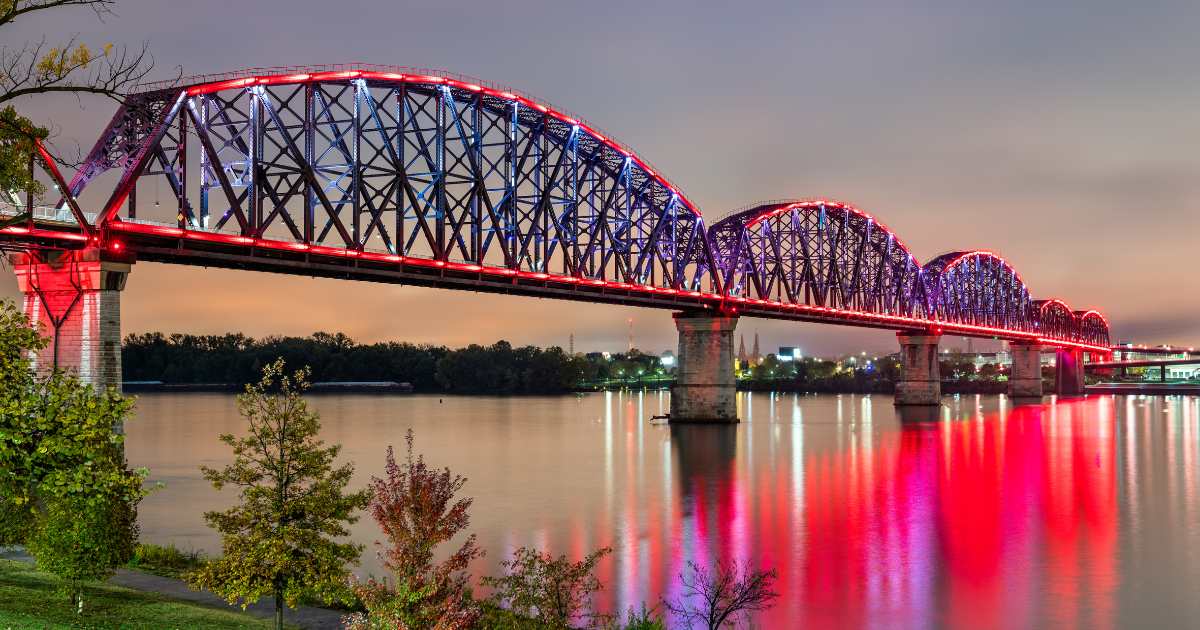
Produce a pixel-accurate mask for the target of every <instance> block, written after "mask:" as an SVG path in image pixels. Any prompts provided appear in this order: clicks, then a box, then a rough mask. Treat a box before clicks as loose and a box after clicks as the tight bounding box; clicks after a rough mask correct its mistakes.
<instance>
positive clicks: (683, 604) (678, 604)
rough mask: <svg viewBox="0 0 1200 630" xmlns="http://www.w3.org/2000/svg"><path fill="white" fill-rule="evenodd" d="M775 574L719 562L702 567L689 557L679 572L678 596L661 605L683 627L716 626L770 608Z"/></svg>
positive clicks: (711, 629) (774, 595) (775, 595)
mask: <svg viewBox="0 0 1200 630" xmlns="http://www.w3.org/2000/svg"><path fill="white" fill-rule="evenodd" d="M775 578H776V573H775V570H774V569H772V570H770V571H758V570H755V569H752V568H751V567H750V566H748V565H747V566H739V565H737V564H735V563H732V562H720V563H718V564H717V565H716V567H715V568H714V569H713V570H712V571H706V570H705V569H703V568H701V567H700V565H698V564H696V563H695V562H690V561H689V562H688V570H687V571H685V572H683V573H680V574H679V583H680V584H681V585H682V586H683V594H682V597H681V598H680V599H678V600H676V601H674V602H671V601H665V600H664V601H663V605H664V606H665V607H666V609H667V610H668V611H670V612H671V614H672V615H674V616H675V617H676V618H677V619H679V620H680V621H681V622H682V623H683V624H684V626H685V627H687V628H691V627H693V625H694V624H697V623H699V624H700V627H702V628H707V630H718V629H719V628H723V627H725V624H726V623H730V622H732V621H733V620H734V619H735V618H737V617H738V616H746V617H749V616H750V614H751V613H754V612H758V611H762V610H766V609H768V608H770V607H771V606H772V605H773V602H774V601H775V599H776V598H778V597H779V593H776V592H775V591H774V590H772V589H773V588H774V585H775Z"/></svg>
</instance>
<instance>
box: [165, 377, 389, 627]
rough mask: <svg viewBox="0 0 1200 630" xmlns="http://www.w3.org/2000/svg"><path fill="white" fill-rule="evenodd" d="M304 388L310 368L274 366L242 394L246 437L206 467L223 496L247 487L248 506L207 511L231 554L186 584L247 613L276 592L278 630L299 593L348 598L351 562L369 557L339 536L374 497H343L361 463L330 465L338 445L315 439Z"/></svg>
mask: <svg viewBox="0 0 1200 630" xmlns="http://www.w3.org/2000/svg"><path fill="white" fill-rule="evenodd" d="M307 387H308V371H307V370H299V371H297V372H295V373H294V374H292V375H291V376H288V375H287V374H285V372H284V362H283V361H282V360H277V361H274V362H273V363H271V364H269V365H267V366H266V367H265V368H264V369H263V374H262V379H261V380H260V381H259V382H258V384H257V385H247V386H246V392H245V393H244V394H242V395H240V396H238V409H239V411H240V412H241V414H242V416H244V417H245V418H246V420H247V423H248V425H249V427H248V429H249V431H248V434H247V435H246V436H245V437H240V438H239V437H235V436H233V435H230V434H225V435H222V436H221V441H222V442H224V443H226V444H228V445H229V446H230V447H231V448H232V449H233V454H234V461H233V463H232V464H230V465H228V466H226V467H225V468H223V469H221V470H215V469H212V468H208V467H203V468H202V470H203V472H204V477H205V478H206V479H208V480H209V481H210V482H211V483H212V484H213V487H215V488H217V489H218V490H220V489H222V488H224V487H225V486H226V485H230V486H234V487H237V488H240V489H241V502H240V503H239V504H237V505H235V506H233V507H232V508H230V509H228V510H226V511H224V512H206V513H205V514H204V518H205V520H207V521H208V523H209V526H210V527H213V528H214V529H216V530H217V531H219V532H220V533H221V545H222V548H223V550H224V555H223V556H221V557H220V558H216V559H214V560H211V561H209V562H207V563H205V564H204V566H202V567H201V568H200V569H198V570H197V571H196V572H195V573H193V574H191V575H190V576H189V578H188V579H189V582H190V583H191V585H192V586H193V587H194V588H204V589H209V590H211V591H213V592H214V593H216V594H217V595H219V596H221V597H223V598H225V599H226V600H227V601H229V602H230V603H235V602H237V601H239V600H241V603H242V607H243V608H244V607H246V606H247V605H249V604H250V603H252V602H255V601H258V599H259V598H261V597H262V596H264V595H268V594H270V595H274V598H275V625H276V627H277V628H282V627H283V606H284V604H285V603H286V604H287V605H288V606H289V607H295V605H296V601H297V600H298V599H299V598H300V596H301V595H304V594H314V595H317V596H318V597H321V598H322V599H324V600H325V601H326V602H332V601H334V600H340V601H348V599H349V593H348V592H347V589H346V588H345V584H346V578H347V571H346V564H347V563H356V562H357V561H358V557H359V555H360V554H361V553H362V546H361V545H355V544H350V543H339V542H337V539H338V538H342V537H344V536H346V535H348V534H349V532H348V531H347V529H346V525H347V524H349V523H354V522H355V521H357V520H358V517H356V516H354V512H355V511H356V510H358V509H361V508H362V507H364V506H365V505H366V503H367V498H368V496H367V493H366V492H365V491H362V492H354V493H346V491H345V489H346V486H347V485H348V484H349V483H350V477H351V475H352V474H353V472H354V466H353V465H351V464H346V465H344V466H341V467H339V468H334V467H333V462H334V460H335V459H336V458H337V456H338V452H339V451H340V450H341V447H340V446H336V445H335V446H328V447H327V446H325V445H324V442H322V441H320V440H318V439H317V434H318V433H319V431H320V429H321V424H320V419H319V416H318V415H317V414H316V413H314V412H311V411H309V410H308V406H307V404H306V403H305V401H304V398H303V396H302V394H303V392H304V390H305V389H306V388H307Z"/></svg>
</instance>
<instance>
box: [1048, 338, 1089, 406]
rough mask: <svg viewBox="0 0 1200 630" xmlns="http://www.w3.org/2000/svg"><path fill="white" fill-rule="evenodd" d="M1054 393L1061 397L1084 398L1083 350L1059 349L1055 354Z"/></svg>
mask: <svg viewBox="0 0 1200 630" xmlns="http://www.w3.org/2000/svg"><path fill="white" fill-rule="evenodd" d="M1054 393H1056V394H1058V395H1059V396H1082V395H1083V394H1084V393H1085V390H1084V384H1083V350H1079V349H1067V348H1058V350H1057V351H1056V352H1055V354H1054Z"/></svg>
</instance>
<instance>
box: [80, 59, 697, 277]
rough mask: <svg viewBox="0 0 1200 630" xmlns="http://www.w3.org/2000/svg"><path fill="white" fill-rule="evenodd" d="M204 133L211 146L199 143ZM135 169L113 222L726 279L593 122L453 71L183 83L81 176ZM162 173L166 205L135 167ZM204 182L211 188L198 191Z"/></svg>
mask: <svg viewBox="0 0 1200 630" xmlns="http://www.w3.org/2000/svg"><path fill="white" fill-rule="evenodd" d="M189 144H193V145H198V146H193V147H191V148H189ZM108 169H121V171H122V173H121V179H120V182H119V183H118V185H117V187H116V190H115V191H114V193H113V194H112V196H111V197H110V199H109V201H108V203H107V204H106V205H105V207H104V209H103V210H102V211H101V213H100V216H99V219H98V222H99V223H102V224H103V223H105V222H107V221H110V220H120V221H127V222H129V221H134V222H136V221H144V220H146V219H151V220H154V221H158V222H163V221H169V222H170V223H172V224H175V225H176V226H177V227H178V228H179V229H185V230H197V231H203V232H207V233H211V234H217V235H235V236H238V237H243V238H252V239H275V240H279V241H285V242H290V243H293V244H296V245H298V246H317V247H335V248H341V249H345V250H348V251H360V252H362V251H374V252H380V253H384V254H391V255H396V256H402V257H411V258H421V259H428V260H434V261H442V262H451V261H455V262H459V263H468V264H475V265H482V266H494V267H497V268H504V269H509V270H513V271H521V272H529V273H546V274H549V273H557V274H563V275H567V276H572V277H576V278H580V279H585V280H593V279H595V280H604V281H615V282H624V283H631V284H639V285H649V286H655V287H667V288H672V289H676V290H700V289H709V288H712V287H709V286H707V285H706V284H705V282H704V281H705V280H706V279H707V276H706V274H704V273H703V272H702V269H704V268H705V266H706V265H705V263H706V262H707V261H706V257H707V254H708V247H707V243H706V242H705V231H704V225H703V220H702V219H701V216H700V213H699V212H698V211H697V210H696V208H695V206H694V205H693V204H692V203H691V202H690V201H688V199H687V198H686V197H684V196H683V195H682V194H681V193H680V192H679V191H678V190H677V189H676V188H675V187H674V186H673V185H672V184H671V183H670V182H668V181H667V180H666V179H665V178H664V177H663V176H662V175H661V174H659V173H658V172H657V171H655V170H654V169H653V168H651V167H650V166H649V165H648V164H647V163H646V162H645V161H643V160H642V159H641V158H639V157H638V156H637V155H636V154H634V153H633V152H632V151H630V150H629V149H628V148H626V147H625V146H624V145H621V144H619V143H617V142H616V141H614V140H612V139H610V138H608V137H606V136H605V135H603V134H601V133H600V132H598V131H596V130H595V129H593V128H592V127H590V126H589V125H587V123H585V122H583V121H581V120H579V119H577V118H574V117H571V116H569V115H567V114H564V113H561V112H558V111H556V110H554V109H552V108H550V107H548V106H546V105H543V104H541V103H539V102H537V101H534V100H531V99H529V98H527V97H524V96H521V95H518V94H516V93H513V92H509V91H505V90H501V89H494V88H490V87H485V86H483V85H480V84H476V83H471V82H468V81H466V80H459V79H455V78H450V77H446V76H439V75H431V74H411V73H407V74H406V73H403V72H394V71H392V72H385V71H365V70H346V71H334V72H324V73H304V72H300V73H289V74H276V75H269V76H254V77H241V78H233V79H227V80H223V81H216V82H209V83H201V84H196V85H187V86H183V87H168V88H163V89H158V90H154V91H150V92H147V93H143V94H139V95H136V96H134V97H132V98H130V99H129V101H128V102H126V103H125V105H124V106H123V107H122V108H121V110H120V111H119V112H118V114H117V115H116V116H115V117H114V119H113V122H112V124H111V125H110V126H109V128H108V129H107V130H106V131H105V133H104V135H103V136H102V137H101V139H100V141H99V142H98V143H97V145H96V148H95V149H94V150H93V152H92V155H91V158H90V159H89V160H88V163H87V166H86V167H85V168H84V169H82V170H81V171H80V173H79V175H78V176H77V177H76V179H75V180H74V181H73V182H72V184H71V192H72V194H74V195H78V194H79V193H80V192H81V191H82V189H83V188H84V186H85V185H86V184H87V183H88V182H89V181H90V180H92V179H94V178H95V177H96V176H97V175H98V174H100V173H101V172H103V171H105V170H108ZM152 177H161V178H162V181H161V184H162V185H163V186H164V188H166V189H167V190H169V191H170V198H171V200H172V201H173V203H171V204H169V206H170V207H169V210H168V211H167V214H166V216H165V217H164V216H162V214H163V212H162V211H159V212H157V214H158V215H159V216H153V215H155V214H156V210H157V206H158V203H157V200H156V204H155V206H156V207H148V206H147V205H146V204H144V203H143V204H142V205H141V206H139V205H138V204H137V203H136V201H135V198H134V194H135V188H134V185H135V183H136V182H137V181H138V180H139V179H141V180H142V181H147V180H148V179H150V178H152ZM193 187H194V188H195V190H196V191H197V193H196V194H193V192H192V191H193Z"/></svg>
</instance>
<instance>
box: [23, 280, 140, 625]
mask: <svg viewBox="0 0 1200 630" xmlns="http://www.w3.org/2000/svg"><path fill="white" fill-rule="evenodd" d="M44 345H45V341H44V340H43V339H42V338H41V336H40V335H38V333H37V331H36V330H35V329H34V328H33V327H32V326H30V324H29V321H28V319H27V318H26V317H25V316H24V314H23V313H21V312H20V311H19V310H17V308H16V307H15V306H14V305H12V304H11V303H9V302H0V544H25V545H27V546H28V548H29V550H30V552H31V553H32V554H33V555H34V557H35V558H36V559H37V561H38V564H39V566H41V567H42V568H45V569H46V570H48V571H50V572H51V573H54V574H55V575H57V576H59V577H60V578H62V579H64V580H65V586H66V588H67V590H68V591H69V592H70V593H71V596H72V600H73V603H74V604H75V607H76V610H77V611H79V612H82V610H83V600H82V586H83V582H85V581H88V580H96V579H101V578H104V577H107V576H108V575H111V573H112V570H113V568H114V567H116V566H119V565H122V564H124V563H125V562H127V561H128V560H129V558H130V557H131V555H132V553H133V546H134V544H135V542H136V539H137V523H136V516H137V511H136V510H137V504H138V502H139V501H140V500H141V498H142V497H143V496H144V491H143V489H142V482H143V480H144V478H145V474H146V473H145V471H144V470H140V471H133V470H130V469H129V468H128V466H127V465H126V463H125V458H124V453H123V450H122V445H123V442H124V436H123V435H122V434H121V432H120V430H119V427H121V425H122V424H123V423H124V422H125V420H126V419H127V418H128V416H129V412H130V409H131V407H132V404H133V403H132V401H131V400H129V399H127V398H124V397H122V396H121V395H120V394H119V393H117V392H116V391H115V390H109V391H107V392H97V391H96V390H95V389H93V388H92V387H91V386H90V385H88V384H86V383H81V382H80V381H79V380H78V379H77V378H75V377H74V376H73V375H70V374H66V373H63V372H55V373H53V374H50V375H48V376H45V377H38V376H37V375H35V374H34V371H33V369H32V366H31V365H30V361H29V353H30V352H31V351H34V350H37V349H39V348H42V347H44Z"/></svg>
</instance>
